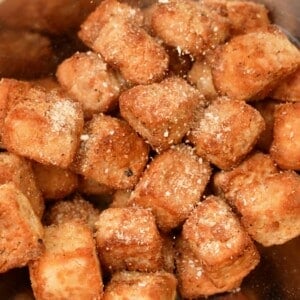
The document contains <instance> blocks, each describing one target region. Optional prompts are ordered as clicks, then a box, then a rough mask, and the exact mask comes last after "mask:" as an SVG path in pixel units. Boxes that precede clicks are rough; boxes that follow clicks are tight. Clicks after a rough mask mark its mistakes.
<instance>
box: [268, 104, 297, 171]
mask: <svg viewBox="0 0 300 300" xmlns="http://www.w3.org/2000/svg"><path fill="white" fill-rule="evenodd" d="M270 153H271V156H272V158H273V159H274V160H275V161H276V163H277V164H278V165H279V166H280V167H281V168H282V169H292V170H300V103H285V104H281V105H278V106H276V109H275V113H274V129H273V142H272V145H271V149H270Z"/></svg>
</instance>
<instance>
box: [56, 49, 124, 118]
mask: <svg viewBox="0 0 300 300" xmlns="http://www.w3.org/2000/svg"><path fill="white" fill-rule="evenodd" d="M56 76H57V78H58V81H59V83H60V84H61V85H62V86H63V87H64V88H65V89H66V90H67V91H68V93H70V95H72V97H74V99H76V100H78V101H79V102H80V103H81V104H82V107H83V111H84V115H85V117H91V116H92V115H93V114H94V113H99V112H106V111H108V110H111V109H113V108H115V106H116V105H117V103H118V101H117V100H118V96H119V93H120V89H121V87H120V82H119V80H118V78H117V76H116V74H115V72H114V71H113V70H112V69H110V68H109V67H108V66H107V64H106V63H105V62H104V61H103V59H102V58H101V56H100V55H99V54H96V53H93V52H91V51H89V52H86V53H79V52H77V53H75V54H74V55H73V56H71V57H70V58H68V59H66V60H64V61H63V62H62V63H61V64H60V65H59V66H58V69H57V72H56Z"/></svg>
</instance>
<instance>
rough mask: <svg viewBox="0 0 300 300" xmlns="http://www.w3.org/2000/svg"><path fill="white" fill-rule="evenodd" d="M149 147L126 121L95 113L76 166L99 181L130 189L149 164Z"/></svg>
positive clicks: (79, 171) (86, 128) (82, 143)
mask: <svg viewBox="0 0 300 300" xmlns="http://www.w3.org/2000/svg"><path fill="white" fill-rule="evenodd" d="M148 148H149V147H148V146H147V144H146V143H145V142H144V141H143V140H142V139H141V138H140V137H139V136H138V135H137V134H136V133H135V132H134V130H133V129H132V128H131V127H130V126H129V125H128V124H127V123H126V122H125V121H123V120H119V119H117V118H114V117H110V116H105V115H102V114H100V115H95V116H94V118H93V119H92V120H91V121H90V122H89V123H87V124H86V127H85V130H84V134H83V135H82V136H81V146H80V149H79V151H78V153H77V156H76V159H75V161H74V164H73V167H74V169H75V170H76V172H78V173H79V174H81V175H83V176H85V177H86V178H89V179H92V180H95V181H97V182H98V183H101V184H105V185H107V186H109V187H111V188H115V189H130V188H133V187H134V186H135V184H136V183H137V181H138V179H139V177H140V175H141V174H142V172H143V170H144V168H145V166H146V163H147V160H148V151H149V149H148Z"/></svg>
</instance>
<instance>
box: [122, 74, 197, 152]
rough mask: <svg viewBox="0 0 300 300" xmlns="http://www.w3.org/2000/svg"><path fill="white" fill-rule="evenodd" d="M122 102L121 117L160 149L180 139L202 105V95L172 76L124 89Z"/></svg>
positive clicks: (176, 142)
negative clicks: (157, 81)
mask: <svg viewBox="0 0 300 300" xmlns="http://www.w3.org/2000/svg"><path fill="white" fill-rule="evenodd" d="M119 101H120V112H121V115H122V117H123V118H124V119H126V120H127V121H128V123H129V124H130V125H131V126H132V127H133V128H134V129H135V130H136V131H137V132H138V133H139V134H140V135H141V136H142V137H144V138H145V139H146V140H147V141H148V142H149V144H150V145H151V146H152V148H154V149H157V150H158V151H161V150H165V149H167V148H169V147H170V146H171V145H173V144H179V143H180V142H181V140H182V138H183V136H184V135H185V134H186V133H187V131H188V130H189V129H190V125H191V122H192V120H193V115H194V111H195V110H196V108H198V106H200V105H201V95H200V93H198V91H197V90H196V89H194V88H193V87H192V86H190V85H189V84H188V83H187V82H186V81H185V80H184V79H181V78H179V77H170V78H167V79H165V80H163V81H162V82H160V83H154V84H151V85H147V86H146V85H139V86H135V87H133V88H131V89H129V90H127V91H125V92H123V93H122V94H121V96H120V100H119Z"/></svg>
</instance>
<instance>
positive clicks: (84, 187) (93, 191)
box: [78, 176, 114, 195]
mask: <svg viewBox="0 0 300 300" xmlns="http://www.w3.org/2000/svg"><path fill="white" fill-rule="evenodd" d="M78 191H79V193H82V194H85V195H111V194H113V193H114V190H113V189H112V188H111V187H109V186H107V185H105V184H102V183H99V182H97V181H95V180H93V179H89V178H85V177H83V176H80V177H79V186H78Z"/></svg>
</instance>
